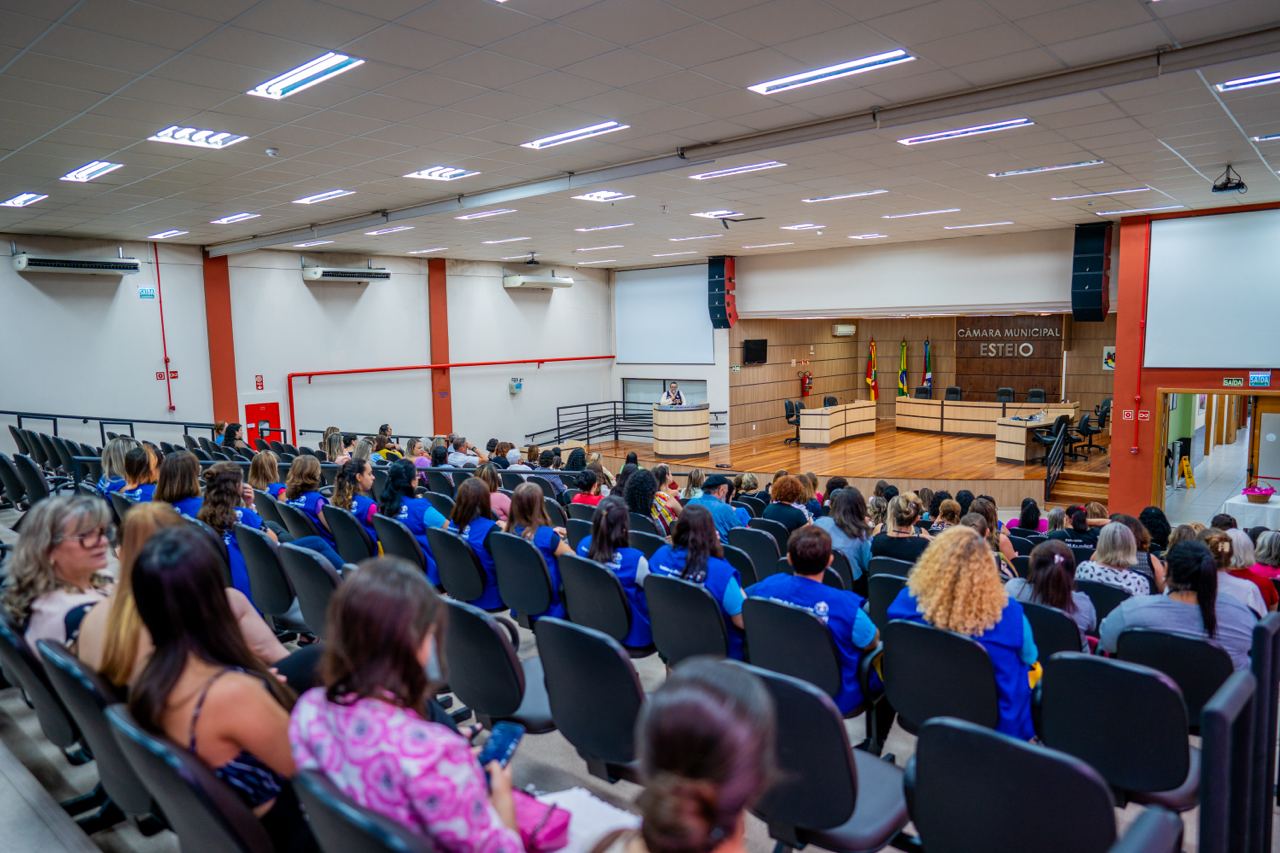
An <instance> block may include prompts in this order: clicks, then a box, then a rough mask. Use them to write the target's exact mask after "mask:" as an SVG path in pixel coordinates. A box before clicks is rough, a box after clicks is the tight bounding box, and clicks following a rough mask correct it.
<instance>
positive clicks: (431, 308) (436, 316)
mask: <svg viewBox="0 0 1280 853" xmlns="http://www.w3.org/2000/svg"><path fill="white" fill-rule="evenodd" d="M427 314H428V317H429V321H430V322H429V328H430V330H431V363H432V364H447V363H448V361H449V294H448V289H447V280H446V278H445V259H444V258H430V259H428V260H427ZM451 392H452V388H451V386H450V380H449V371H448V369H447V368H446V369H443V370H439V369H437V370H432V371H431V421H432V425H433V429H434V430H435V433H436V435H443V434H446V433H450V432H453V395H452V393H451Z"/></svg>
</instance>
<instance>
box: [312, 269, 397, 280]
mask: <svg viewBox="0 0 1280 853" xmlns="http://www.w3.org/2000/svg"><path fill="white" fill-rule="evenodd" d="M302 280H303V281H390V280H391V272H390V271H389V270H385V269H380V268H377V269H375V268H369V269H364V268H362V267H350V268H343V267H303V268H302Z"/></svg>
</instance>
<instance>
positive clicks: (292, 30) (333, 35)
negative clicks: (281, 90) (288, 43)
mask: <svg viewBox="0 0 1280 853" xmlns="http://www.w3.org/2000/svg"><path fill="white" fill-rule="evenodd" d="M381 25H382V22H381V21H379V20H378V19H377V18H373V17H370V16H368V15H361V14H358V13H356V12H351V11H348V10H346V9H339V8H336V7H334V6H333V5H331V4H329V3H322V2H319V0H261V2H259V3H257V4H256V5H255V6H254V7H253V8H252V9H250V10H249V11H247V12H245V13H244V14H243V15H240V16H238V17H237V18H236V26H238V27H243V28H245V29H250V30H256V31H258V32H260V33H265V34H267V35H271V36H279V37H281V38H289V39H291V40H293V41H299V42H305V43H307V44H310V45H313V46H315V47H318V48H323V49H324V50H339V49H340V48H341V47H342V46H343V45H344V44H345V43H347V42H349V41H351V40H353V39H356V38H359V37H360V36H363V35H365V34H367V33H369V32H372V31H373V30H374V29H376V28H377V27H379V26H381ZM286 67H289V66H286ZM282 70H283V69H282Z"/></svg>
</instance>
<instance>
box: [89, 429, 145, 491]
mask: <svg viewBox="0 0 1280 853" xmlns="http://www.w3.org/2000/svg"><path fill="white" fill-rule="evenodd" d="M137 446H138V442H137V440H135V439H132V438H130V437H129V436H127V435H117V436H116V437H115V438H113V439H111V440H110V441H108V442H107V443H106V446H105V447H103V448H102V476H101V477H99V478H98V482H97V486H96V488H97V489H98V494H100V495H102V496H103V497H104V498H105V497H108V496H110V494H111V493H112V492H114V491H118V490H120V489H123V488H124V458H125V456H127V455H128V453H129V451H130V450H132V449H134V448H135V447H137Z"/></svg>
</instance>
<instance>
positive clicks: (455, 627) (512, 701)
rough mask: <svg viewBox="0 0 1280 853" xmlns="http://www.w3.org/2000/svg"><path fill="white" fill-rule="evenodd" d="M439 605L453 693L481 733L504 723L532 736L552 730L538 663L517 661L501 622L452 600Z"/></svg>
mask: <svg viewBox="0 0 1280 853" xmlns="http://www.w3.org/2000/svg"><path fill="white" fill-rule="evenodd" d="M444 601H445V604H446V605H447V606H448V608H449V618H448V620H447V621H446V623H445V624H446V628H445V646H444V648H445V654H446V655H448V658H449V689H450V690H452V691H453V694H454V695H455V696H457V697H458V699H459V700H461V701H462V702H465V703H466V704H467V705H468V706H470V708H471V710H472V711H474V712H475V715H476V720H477V721H478V722H480V723H481V724H482V725H483V726H485V728H492V727H493V723H494V722H495V721H502V720H510V721H512V722H516V723H519V724H520V725H522V726H524V727H525V729H526V730H528V731H530V732H532V733H534V734H541V733H542V732H549V731H553V730H554V729H555V727H556V724H555V722H554V721H553V720H552V718H551V706H550V704H549V702H548V699H547V688H546V685H545V684H544V683H543V673H542V659H541V658H539V657H536V656H535V657H531V658H527V659H525V660H521V659H520V658H519V657H518V656H517V654H516V649H517V647H518V643H519V635H518V634H516V633H515V627H514V626H513V625H511V623H510V622H507V621H506V620H505V619H503V620H499V619H497V618H495V617H494V616H492V615H490V614H488V613H485V612H484V611H483V610H481V609H480V608H478V607H473V606H472V605H470V604H466V603H464V602H461V601H456V600H455V599H452V598H446V599H444ZM513 636H515V637H516V640H515V642H513V641H512V637H513Z"/></svg>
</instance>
